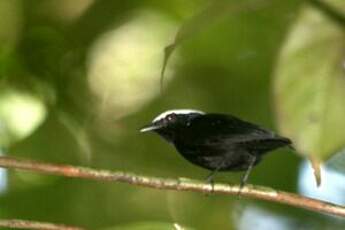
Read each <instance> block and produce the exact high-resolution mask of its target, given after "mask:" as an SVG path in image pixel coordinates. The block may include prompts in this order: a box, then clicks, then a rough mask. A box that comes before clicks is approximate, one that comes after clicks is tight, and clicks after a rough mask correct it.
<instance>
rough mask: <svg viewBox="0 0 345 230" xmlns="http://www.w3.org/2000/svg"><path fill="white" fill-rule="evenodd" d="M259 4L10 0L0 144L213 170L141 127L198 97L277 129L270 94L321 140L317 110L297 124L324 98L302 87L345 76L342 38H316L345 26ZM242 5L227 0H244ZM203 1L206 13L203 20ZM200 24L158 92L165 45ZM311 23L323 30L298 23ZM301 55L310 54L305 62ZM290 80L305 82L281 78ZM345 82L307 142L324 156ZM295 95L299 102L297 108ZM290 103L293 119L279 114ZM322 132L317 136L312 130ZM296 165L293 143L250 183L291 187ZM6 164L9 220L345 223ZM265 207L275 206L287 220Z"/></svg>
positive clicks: (244, 225)
mask: <svg viewBox="0 0 345 230" xmlns="http://www.w3.org/2000/svg"><path fill="white" fill-rule="evenodd" d="M252 1H253V4H254V5H255V6H256V7H254V9H252V10H246V9H243V10H241V9H238V10H236V12H234V11H232V10H229V11H227V10H226V9H227V8H224V7H220V8H219V7H218V8H217V7H216V8H213V10H211V13H210V14H209V13H207V12H208V7H210V6H212V3H210V2H209V1H207V0H193V1H181V0H169V1H154V0H141V1H136V0H132V1H107V0H97V1H96V0H75V1H69V0H1V1H0V16H1V19H2V20H1V21H0V41H1V43H0V90H1V92H0V103H1V104H0V135H1V136H0V143H1V145H2V146H1V147H0V150H1V151H0V153H1V154H8V155H14V156H20V157H25V158H29V159H37V160H44V161H48V162H52V163H54V162H55V163H68V164H76V165H85V166H91V167H96V168H103V169H118V170H126V171H133V172H136V173H143V174H150V175H159V176H162V177H168V176H171V177H188V178H198V179H203V178H205V177H206V175H207V174H208V172H207V171H205V170H203V169H200V168H197V167H195V166H193V165H191V164H190V163H188V162H186V161H184V160H183V159H182V158H181V157H180V156H179V155H178V154H176V153H175V150H174V149H173V148H171V147H170V146H168V145H166V143H164V142H163V141H161V140H160V139H159V138H158V137H156V136H153V135H141V134H140V133H139V132H138V130H139V128H140V127H141V126H142V125H144V124H146V123H147V122H148V121H150V120H151V119H152V117H154V116H155V115H157V114H158V113H160V112H162V111H164V110H167V109H172V108H196V109H201V110H204V111H210V112H220V113H231V114H234V115H237V116H239V117H242V118H243V119H246V120H250V121H252V122H255V123H258V124H261V125H262V126H265V127H268V128H272V129H274V128H275V127H276V126H275V123H274V116H275V114H274V113H273V112H272V111H273V110H272V107H273V106H272V105H273V104H272V103H273V102H274V103H276V104H275V106H277V108H278V111H280V113H278V115H279V116H278V121H279V122H278V125H277V126H279V127H281V128H282V131H283V132H285V133H288V134H289V136H290V135H291V137H292V138H294V139H296V135H297V134H296V132H300V130H299V129H302V130H303V132H302V133H301V135H307V137H303V138H302V139H301V140H310V139H309V138H310V137H308V135H310V134H308V132H310V131H308V130H307V129H304V126H305V125H307V124H308V123H307V122H308V121H307V120H305V121H304V122H301V123H299V121H300V120H301V119H303V117H302V116H305V118H306V119H308V118H309V117H308V116H307V115H306V114H305V113H310V110H309V108H310V107H312V106H313V105H314V103H319V102H314V101H310V100H312V98H311V97H310V95H309V96H308V95H304V94H303V93H302V92H301V91H302V90H300V88H299V87H305V90H311V91H313V92H314V91H315V90H319V88H318V87H321V88H323V87H328V86H329V85H328V84H327V82H328V80H329V79H331V78H332V79H333V78H336V77H339V78H340V79H343V78H344V72H343V70H344V69H343V66H342V64H343V63H341V62H342V61H343V60H344V59H343V58H342V56H343V52H342V45H343V40H339V39H337V40H334V39H330V41H329V40H327V39H325V40H322V42H317V41H318V40H317V39H321V38H332V36H333V33H336V36H335V37H336V38H340V37H342V36H343V30H342V28H341V29H340V28H339V29H338V27H340V26H341V25H339V23H335V22H334V25H333V24H332V23H333V22H332V20H333V19H331V18H327V19H325V18H323V17H328V16H326V15H325V13H324V12H323V11H322V10H320V12H318V16H317V17H318V18H320V19H313V18H311V19H310V18H308V17H307V15H304V14H305V13H304V12H305V11H306V5H307V4H309V3H307V2H302V1H299V0H288V1H280V0H267V1H254V0H252ZM237 2H238V1H235V0H228V1H222V4H227V5H229V6H234V5H236V4H237ZM246 2H248V3H250V2H251V1H250V0H247V1H246ZM327 2H329V3H330V4H331V5H332V6H334V7H335V8H337V9H338V8H339V12H342V11H343V10H344V9H345V8H344V5H343V4H341V2H339V1H335V0H334V1H331V0H330V1H327ZM230 8H231V7H230ZM315 10H317V9H315ZM200 12H206V13H204V14H202V17H201V18H202V20H201V21H200V20H199V19H198V17H199V16H198V15H200ZM194 15H196V16H195V17H193V16H194ZM195 18H197V19H195ZM305 18H307V19H308V20H312V21H313V20H316V22H313V23H317V22H318V20H321V21H324V20H326V22H325V23H327V25H324V24H322V26H321V25H314V24H311V25H308V22H309V21H307V22H305V21H303V19H305ZM193 20H196V22H193ZM191 21H192V22H193V23H196V24H197V25H196V24H193V23H191V24H189V25H192V26H190V27H189V28H191V29H188V28H187V31H190V32H187V34H188V36H187V37H188V39H183V42H181V43H179V46H178V47H177V49H176V50H175V52H176V53H175V54H174V55H173V56H172V58H171V59H172V60H170V61H169V64H168V69H167V73H166V79H165V87H164V90H163V92H162V94H160V93H159V87H160V85H159V73H160V67H161V64H162V59H163V49H164V47H165V46H166V45H168V44H171V43H172V42H173V41H174V36H175V33H176V32H177V31H178V25H184V23H190V22H191ZM305 23H307V24H305ZM302 24H303V26H310V27H313V28H311V29H310V30H305V29H302V30H301V31H300V32H299V31H296V28H297V27H298V26H302ZM194 25H195V26H194ZM324 26H326V27H327V28H326V29H325V30H323V28H324ZM328 26H329V27H328ZM185 28H186V27H185ZM316 28H317V29H316ZM332 28H334V29H332ZM194 29H197V31H196V32H194ZM338 30H339V31H338ZM308 31H310V33H308ZM300 33H301V34H300ZM338 34H339V35H338ZM181 36H185V35H183V33H182V35H181ZM310 36H314V37H315V40H313V41H316V43H311V42H312V41H311V40H310V43H311V44H310V47H308V49H303V51H301V52H302V53H303V55H302V57H301V56H299V57H295V56H293V54H292V53H289V52H290V51H291V49H289V44H290V43H291V40H292V39H295V40H298V44H299V45H301V46H304V45H305V42H309V40H308V39H314V37H313V38H310ZM338 36H339V37H338ZM306 37H307V38H306ZM290 48H291V45H290ZM290 55H291V56H290ZM335 56H336V57H335ZM303 57H304V58H307V59H308V61H307V63H305V62H304V61H303V60H300V59H302V58H303ZM308 63H310V65H308V66H307V67H308V68H306V66H305V64H308ZM277 64H278V66H277ZM336 65H338V66H337V67H335V66H336ZM322 66H326V67H325V68H326V70H325V73H324V74H325V77H324V78H323V76H322V75H321V74H319V72H318V71H319V68H321V67H322ZM273 73H274V75H275V77H276V78H275V84H274V86H275V88H274V89H275V94H272V75H273ZM330 75H332V76H330ZM285 78H286V79H287V78H288V79H287V80H291V81H293V83H295V86H290V85H285V84H283V83H284V82H283V80H284V79H285ZM286 79H285V80H286ZM338 80H339V79H338ZM321 81H322V82H321ZM332 84H333V83H332ZM341 84H342V83H337V84H334V85H333V86H334V87H331V88H329V90H327V91H322V94H324V93H332V94H334V96H335V98H334V100H335V101H333V100H329V99H327V98H322V100H327V101H328V102H330V103H335V104H336V106H331V107H330V108H329V109H327V110H326V112H329V113H330V114H338V115H332V116H330V117H329V118H327V122H326V123H323V125H324V126H327V127H325V128H326V129H325V130H327V132H326V133H322V135H326V137H325V138H324V139H323V141H325V143H327V144H323V143H321V142H312V144H310V145H311V146H312V147H313V149H315V148H317V147H315V146H320V145H321V146H327V148H326V147H325V148H324V149H320V152H317V153H316V152H314V151H312V154H318V155H317V156H322V159H325V158H326V157H329V156H331V155H332V154H334V153H333V151H335V150H337V148H338V145H339V147H341V142H342V140H343V139H341V138H342V137H341V135H342V133H341V132H343V130H337V131H336V132H332V131H334V128H333V127H334V126H336V127H338V128H339V129H341V127H342V126H341V125H342V124H343V123H341V122H342V119H341V118H342V117H343V116H342V114H341V113H343V110H342V109H343V108H342V107H341V106H339V105H337V104H338V103H341V98H339V96H340V95H341V94H342V93H343V92H341V89H340V90H339V89H338V87H339V88H340V87H341ZM296 85H297V86H296ZM302 89H303V88H302ZM338 90H339V91H338ZM277 92H278V93H277ZM8 95H10V97H9V96H8ZM320 97H322V95H321V96H320ZM291 98H297V99H296V100H298V101H300V102H301V104H300V105H298V106H299V107H298V108H296V107H294V104H293V103H292V102H291V101H290V100H292V99H291ZM14 102H17V103H14ZM18 102H20V103H18ZM290 102H291V103H290ZM302 102H303V103H302ZM311 102H313V104H311ZM307 105H308V106H307ZM309 105H310V106H309ZM340 107H341V108H340ZM38 108H39V109H38ZM281 111H284V114H285V113H286V114H287V115H289V117H290V118H291V117H292V118H295V120H293V119H287V120H285V119H282V116H281ZM324 111H325V110H322V111H321V112H324ZM327 114H328V113H327ZM5 115H6V116H5ZM321 115H322V116H324V114H323V113H322V114H321ZM17 119H18V120H17ZM313 119H315V118H314V117H313ZM313 119H312V120H313ZM285 121H286V122H287V123H286V124H285V123H284V122H285ZM297 121H298V122H297ZM338 122H340V123H338ZM299 125H301V126H299ZM337 125H338V126H337ZM289 129H293V130H292V131H291V132H290V131H289ZM312 135H320V134H319V133H317V132H315V133H314V131H313V133H312ZM321 137H324V136H321ZM319 138H320V137H319ZM298 140H299V139H298ZM298 140H297V142H298V143H300V142H299V141H298ZM338 140H340V141H338ZM333 142H334V144H333ZM305 144H307V142H305ZM331 145H332V146H333V145H334V146H333V147H329V146H331ZM335 145H337V146H335ZM297 147H298V149H300V148H301V147H300V144H297ZM308 150H309V149H307V150H306V151H305V152H306V153H307V152H308V153H309V151H308ZM318 150H319V149H318ZM298 163H299V157H298V156H296V155H295V154H294V153H293V152H292V151H289V150H285V149H283V150H280V151H276V152H274V153H271V154H268V155H267V156H266V158H265V160H264V161H263V162H262V163H261V164H260V165H258V167H256V168H255V169H254V171H253V173H252V175H251V177H250V179H249V180H250V183H257V184H262V185H266V186H271V187H274V188H277V189H283V190H287V191H293V192H294V191H296V190H297V188H296V185H297V182H298ZM1 175H4V176H7V177H8V183H5V184H4V185H2V184H1V183H0V184H1V187H0V194H1V196H0V202H1V207H0V218H21V219H33V220H40V221H51V222H58V223H65V224H70V225H79V226H85V227H88V228H90V229H123V228H125V227H124V226H126V228H125V229H145V228H146V229H147V228H150V225H151V226H152V228H154V227H155V226H156V228H159V229H164V228H171V229H172V228H173V227H172V226H173V224H174V223H178V224H179V225H181V226H187V227H190V228H192V229H248V226H254V225H255V226H256V227H258V228H259V225H258V224H257V223H258V222H257V221H258V220H259V219H260V220H261V219H263V218H264V216H267V218H266V219H265V224H266V225H262V226H263V229H267V228H272V226H277V225H274V224H276V223H277V220H281V219H280V218H282V219H284V221H278V222H279V223H280V225H279V227H280V228H283V229H295V228H296V226H298V225H299V224H300V225H301V226H303V229H324V228H328V229H341V225H342V224H344V222H343V221H341V220H338V219H335V218H331V217H328V216H322V215H319V214H315V213H311V212H307V211H302V210H297V209H294V208H289V207H286V206H280V205H276V204H268V203H267V202H260V201H246V200H245V199H238V198H236V197H234V198H232V197H222V196H204V195H201V194H193V193H182V192H171V191H156V190H151V189H145V188H137V187H133V186H129V185H124V184H109V183H107V184H103V183H97V182H92V181H83V180H77V179H66V178H57V177H52V176H45V175H36V174H31V173H26V172H17V171H12V170H10V171H8V173H7V174H1ZM239 177H240V175H239V174H236V173H219V175H218V176H217V178H216V180H217V181H223V182H229V183H236V182H238V181H239ZM0 180H2V179H1V178H0ZM253 207H254V209H253ZM253 210H254V211H253ZM258 210H259V211H258ZM260 210H264V211H263V212H261V211H260ZM268 216H274V220H275V221H276V222H274V221H272V220H273V218H269V217H268ZM260 223H261V222H260ZM169 226H170V227H169ZM122 227H123V228H122ZM152 228H150V229H152ZM259 229H260V228H259ZM275 229H279V228H275Z"/></svg>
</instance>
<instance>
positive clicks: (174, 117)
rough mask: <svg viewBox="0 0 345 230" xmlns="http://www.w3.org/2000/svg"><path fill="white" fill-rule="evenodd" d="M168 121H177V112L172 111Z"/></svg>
mask: <svg viewBox="0 0 345 230" xmlns="http://www.w3.org/2000/svg"><path fill="white" fill-rule="evenodd" d="M167 120H168V121H175V120H176V114H175V113H172V114H169V115H168V116H167Z"/></svg>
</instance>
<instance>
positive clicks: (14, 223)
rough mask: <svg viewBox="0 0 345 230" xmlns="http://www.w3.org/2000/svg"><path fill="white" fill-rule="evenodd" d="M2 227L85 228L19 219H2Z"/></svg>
mask: <svg viewBox="0 0 345 230" xmlns="http://www.w3.org/2000/svg"><path fill="white" fill-rule="evenodd" d="M0 227H4V228H20V229H35V230H83V228H78V227H72V226H67V225H60V224H52V223H47V222H37V221H29V220H18V219H12V220H0Z"/></svg>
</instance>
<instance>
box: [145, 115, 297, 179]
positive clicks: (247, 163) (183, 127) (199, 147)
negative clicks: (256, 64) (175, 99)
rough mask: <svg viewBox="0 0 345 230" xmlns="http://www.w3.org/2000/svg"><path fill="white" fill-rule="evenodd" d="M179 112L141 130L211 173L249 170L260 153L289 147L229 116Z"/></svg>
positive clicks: (285, 140)
mask: <svg viewBox="0 0 345 230" xmlns="http://www.w3.org/2000/svg"><path fill="white" fill-rule="evenodd" d="M180 111H181V110H176V111H175V112H174V111H171V112H165V113H164V114H163V115H160V116H159V117H158V118H156V119H155V120H154V121H153V123H152V124H150V125H149V126H147V127H146V128H144V129H142V131H154V132H156V133H158V134H159V135H160V136H162V137H163V138H164V139H166V140H167V141H168V142H170V143H172V144H173V145H174V146H175V147H176V149H177V150H178V152H179V153H180V154H181V155H182V156H183V157H184V158H185V159H187V160H188V161H190V162H191V163H193V164H195V165H198V166H201V167H203V168H206V169H209V170H211V171H215V172H216V171H244V170H247V171H248V170H249V171H250V169H251V168H252V167H253V166H254V165H256V164H257V163H258V162H259V161H260V160H261V158H262V155H263V154H264V153H266V152H269V151H272V150H274V149H276V148H279V147H283V146H286V145H290V144H291V141H290V140H289V139H288V138H285V137H281V136H279V135H277V134H275V133H273V132H272V131H270V130H267V129H264V128H261V127H259V126H258V125H255V124H252V123H249V122H246V121H243V120H241V119H239V118H236V117H234V116H232V115H225V114H213V113H211V114H205V113H203V112H200V111H196V112H195V111H193V110H192V111H190V112H188V110H187V111H184V110H183V111H184V112H183V113H182V112H180ZM248 173H249V172H248ZM247 176H248V175H246V177H247ZM244 179H246V178H244Z"/></svg>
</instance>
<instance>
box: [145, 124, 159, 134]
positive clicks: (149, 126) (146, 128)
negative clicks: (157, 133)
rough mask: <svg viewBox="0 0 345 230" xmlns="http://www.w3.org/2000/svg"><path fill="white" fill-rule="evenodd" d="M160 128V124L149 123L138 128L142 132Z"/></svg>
mask: <svg viewBox="0 0 345 230" xmlns="http://www.w3.org/2000/svg"><path fill="white" fill-rule="evenodd" d="M160 128H162V127H161V126H160V125H155V124H149V125H146V126H144V127H142V128H141V129H140V132H142V133H144V132H149V131H154V130H157V129H160Z"/></svg>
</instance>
